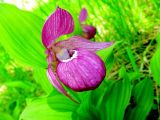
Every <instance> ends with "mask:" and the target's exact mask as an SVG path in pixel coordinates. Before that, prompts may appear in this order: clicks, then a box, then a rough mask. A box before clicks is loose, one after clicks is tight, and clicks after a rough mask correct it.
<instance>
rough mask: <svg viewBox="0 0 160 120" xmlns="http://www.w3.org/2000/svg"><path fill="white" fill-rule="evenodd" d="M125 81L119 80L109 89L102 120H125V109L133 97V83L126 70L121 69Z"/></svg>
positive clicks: (105, 97)
mask: <svg viewBox="0 0 160 120" xmlns="http://www.w3.org/2000/svg"><path fill="white" fill-rule="evenodd" d="M121 73H123V74H121V76H122V77H123V80H119V81H117V82H115V83H114V84H112V85H111V87H110V89H107V91H106V94H105V95H104V97H103V101H102V103H101V111H103V112H101V119H102V120H123V117H124V113H125V109H126V107H127V105H128V104H129V100H130V96H131V83H130V80H129V78H128V76H127V74H126V71H125V69H124V68H122V69H121Z"/></svg>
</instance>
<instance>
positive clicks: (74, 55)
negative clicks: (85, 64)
mask: <svg viewBox="0 0 160 120" xmlns="http://www.w3.org/2000/svg"><path fill="white" fill-rule="evenodd" d="M73 51H74V53H73V55H72V57H70V58H69V59H66V60H61V62H69V61H71V60H73V59H74V58H77V56H78V52H77V51H76V50H73Z"/></svg>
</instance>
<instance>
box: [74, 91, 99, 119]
mask: <svg viewBox="0 0 160 120" xmlns="http://www.w3.org/2000/svg"><path fill="white" fill-rule="evenodd" d="M90 93H91V92H90V91H89V92H87V93H84V94H83V100H82V103H81V104H80V107H79V108H78V109H77V111H76V112H75V113H73V120H93V119H95V120H99V118H100V115H99V111H98V110H97V108H96V107H95V106H94V105H93V104H92V102H91V99H90V95H91V94H90ZM84 98H85V99H84Z"/></svg>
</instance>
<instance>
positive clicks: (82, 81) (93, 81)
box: [56, 49, 106, 91]
mask: <svg viewBox="0 0 160 120" xmlns="http://www.w3.org/2000/svg"><path fill="white" fill-rule="evenodd" d="M56 72H57V74H58V77H59V78H60V80H61V82H62V83H63V84H65V85H66V86H68V87H69V88H71V89H72V90H75V91H86V90H92V89H95V88H97V87H98V86H99V85H100V83H101V82H102V81H103V79H104V77H105V75H106V69H105V65H104V63H103V61H102V60H101V59H100V58H99V57H98V56H97V55H96V54H95V53H93V52H89V51H87V50H85V49H76V50H75V52H74V54H73V57H71V58H70V59H68V60H62V61H60V62H59V64H58V66H57V69H56Z"/></svg>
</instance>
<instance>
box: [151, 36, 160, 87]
mask: <svg viewBox="0 0 160 120" xmlns="http://www.w3.org/2000/svg"><path fill="white" fill-rule="evenodd" d="M157 42H158V46H157V50H156V52H155V53H154V55H153V57H152V59H151V64H150V68H151V72H152V74H153V78H154V80H155V81H156V82H157V83H158V85H160V75H159V73H160V65H159V64H160V34H159V35H158V37H157Z"/></svg>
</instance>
